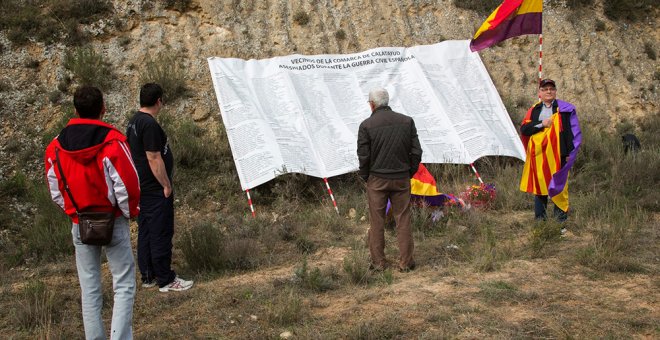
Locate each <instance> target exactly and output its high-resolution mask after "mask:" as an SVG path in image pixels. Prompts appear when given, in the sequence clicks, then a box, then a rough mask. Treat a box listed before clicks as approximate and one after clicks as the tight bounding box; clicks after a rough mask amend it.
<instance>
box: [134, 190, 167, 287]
mask: <svg viewBox="0 0 660 340" xmlns="http://www.w3.org/2000/svg"><path fill="white" fill-rule="evenodd" d="M173 236H174V194H172V195H170V197H167V198H165V196H164V195H163V192H162V191H158V192H147V193H142V194H141V195H140V214H139V215H138V243H137V258H138V267H139V268H140V274H141V275H142V282H151V281H153V280H154V279H156V281H157V282H158V286H159V287H164V286H166V285H167V284H169V283H170V282H172V281H174V278H175V277H176V273H174V271H173V270H172V269H171V264H172V237H173Z"/></svg>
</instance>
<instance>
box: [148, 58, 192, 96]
mask: <svg viewBox="0 0 660 340" xmlns="http://www.w3.org/2000/svg"><path fill="white" fill-rule="evenodd" d="M140 82H141V83H142V84H146V83H156V84H158V85H160V86H161V87H162V88H163V101H164V102H165V105H167V104H168V103H173V102H175V101H176V100H177V99H179V98H181V97H184V96H185V95H186V94H187V91H188V89H187V88H186V81H185V71H184V68H183V66H182V65H181V60H180V59H179V56H177V55H176V54H174V53H173V52H172V51H171V50H166V51H162V52H159V53H158V54H157V55H156V56H155V57H153V58H152V56H151V55H148V56H147V60H146V61H145V63H144V68H143V69H142V70H141V71H140Z"/></svg>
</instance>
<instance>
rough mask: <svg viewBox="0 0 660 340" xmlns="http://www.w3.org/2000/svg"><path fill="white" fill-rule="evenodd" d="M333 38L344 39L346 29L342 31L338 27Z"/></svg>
mask: <svg viewBox="0 0 660 340" xmlns="http://www.w3.org/2000/svg"><path fill="white" fill-rule="evenodd" d="M335 38H337V40H344V39H346V31H344V30H343V29H341V28H340V29H338V30H337V32H335Z"/></svg>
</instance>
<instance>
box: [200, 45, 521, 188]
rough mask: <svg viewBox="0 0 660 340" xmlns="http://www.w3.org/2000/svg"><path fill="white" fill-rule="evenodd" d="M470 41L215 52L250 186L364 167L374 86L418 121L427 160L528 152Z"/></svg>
mask: <svg viewBox="0 0 660 340" xmlns="http://www.w3.org/2000/svg"><path fill="white" fill-rule="evenodd" d="M468 45H469V41H467V40H465V41H445V42H441V43H439V44H434V45H425V46H414V47H410V48H403V47H382V48H375V49H371V50H368V51H365V52H360V53H354V54H323V55H314V56H304V55H290V56H285V57H275V58H270V59H263V60H253V59H251V60H247V61H246V60H242V59H236V58H215V57H212V58H208V63H209V68H210V71H211V77H212V79H213V86H214V88H215V92H216V95H217V98H218V104H219V106H220V112H221V115H222V120H223V122H224V125H225V128H226V130H227V136H228V138H229V145H230V146H231V150H232V154H233V157H234V162H235V163H236V169H237V171H238V177H239V178H240V181H241V187H242V188H243V190H245V189H250V188H254V187H255V186H257V185H260V184H263V183H265V182H267V181H269V180H271V179H273V178H275V177H276V176H278V175H280V174H283V173H286V172H299V173H303V174H307V175H310V176H315V177H320V178H324V177H331V176H336V175H341V174H345V173H348V172H351V171H355V170H357V169H358V159H357V154H356V149H357V132H358V127H359V125H360V123H361V122H362V121H363V120H364V119H366V118H367V117H369V115H370V114H371V112H370V109H369V104H368V103H367V99H368V94H369V91H370V90H371V89H372V88H374V87H384V88H386V89H387V90H388V92H389V93H390V106H391V107H392V109H393V110H394V111H397V112H400V113H403V114H405V115H408V116H410V117H412V118H413V119H414V120H415V125H416V126H417V131H418V133H419V140H420V143H421V145H422V149H423V152H424V153H423V155H422V162H424V163H458V164H469V163H472V162H473V161H475V160H476V159H478V158H480V157H483V156H487V155H502V156H512V157H516V158H519V159H521V160H524V159H525V150H524V149H523V146H522V143H521V142H520V139H519V137H518V134H517V133H516V129H515V128H514V126H513V124H512V123H511V120H510V118H509V115H508V114H507V112H506V109H505V108H504V104H503V103H502V100H501V99H500V97H499V94H498V93H497V89H495V85H493V82H492V81H491V79H490V77H489V75H488V72H487V71H486V68H485V67H484V65H483V63H482V62H481V59H480V58H479V55H478V54H477V53H472V52H470V49H469V46H468Z"/></svg>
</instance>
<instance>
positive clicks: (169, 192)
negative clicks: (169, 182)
mask: <svg viewBox="0 0 660 340" xmlns="http://www.w3.org/2000/svg"><path fill="white" fill-rule="evenodd" d="M163 195H165V198H168V197H170V195H172V187H169V186H168V187H164V188H163Z"/></svg>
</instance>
